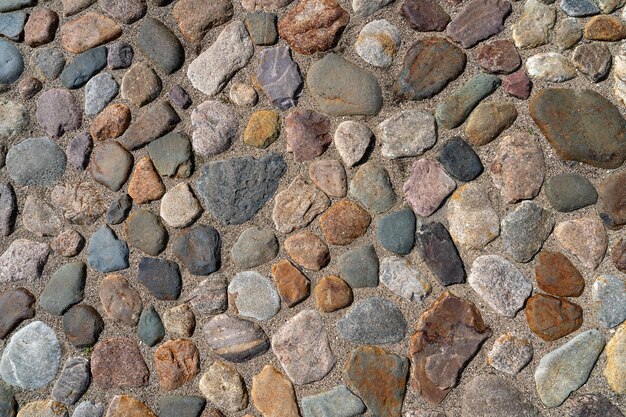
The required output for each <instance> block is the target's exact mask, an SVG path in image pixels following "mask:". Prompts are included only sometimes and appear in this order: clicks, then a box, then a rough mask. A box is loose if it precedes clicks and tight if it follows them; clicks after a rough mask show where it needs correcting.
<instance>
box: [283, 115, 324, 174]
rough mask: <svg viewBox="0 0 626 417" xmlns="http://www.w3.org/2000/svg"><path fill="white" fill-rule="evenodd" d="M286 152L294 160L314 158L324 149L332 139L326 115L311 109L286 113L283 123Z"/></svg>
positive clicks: (301, 160) (300, 160)
mask: <svg viewBox="0 0 626 417" xmlns="http://www.w3.org/2000/svg"><path fill="white" fill-rule="evenodd" d="M284 130H285V136H286V137H287V152H291V153H292V154H293V159H294V160H295V161H296V162H304V161H309V160H311V159H314V158H315V157H317V156H320V155H321V154H323V153H324V151H326V148H328V145H330V142H331V141H332V138H331V136H330V134H329V132H330V120H329V119H328V117H326V116H324V115H323V114H321V113H318V112H316V111H313V110H306V109H296V110H292V111H291V112H289V114H287V117H286V118H285V124H284Z"/></svg>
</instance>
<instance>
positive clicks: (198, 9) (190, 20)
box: [172, 0, 233, 42]
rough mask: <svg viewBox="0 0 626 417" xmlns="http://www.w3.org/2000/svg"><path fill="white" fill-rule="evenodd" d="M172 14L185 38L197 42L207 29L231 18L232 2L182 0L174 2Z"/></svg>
mask: <svg viewBox="0 0 626 417" xmlns="http://www.w3.org/2000/svg"><path fill="white" fill-rule="evenodd" d="M172 14H173V15H174V19H176V22H177V23H178V28H179V29H180V33H182V34H183V36H184V37H185V39H187V40H188V41H191V42H199V41H201V40H202V38H203V37H204V35H205V34H206V33H207V32H208V31H209V30H211V29H212V28H214V27H217V26H219V25H221V24H223V23H226V22H228V21H229V20H230V19H231V18H232V16H233V4H232V1H231V0H219V1H214V2H211V3H209V4H207V3H204V2H202V1H198V0H183V1H179V2H176V4H175V5H174V8H173V9H172Z"/></svg>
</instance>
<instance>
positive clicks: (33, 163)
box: [6, 137, 67, 187]
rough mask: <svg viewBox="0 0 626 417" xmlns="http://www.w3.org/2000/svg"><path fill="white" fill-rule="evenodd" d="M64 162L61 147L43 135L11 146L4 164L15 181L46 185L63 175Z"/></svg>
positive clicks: (23, 183) (22, 183) (25, 183)
mask: <svg viewBox="0 0 626 417" xmlns="http://www.w3.org/2000/svg"><path fill="white" fill-rule="evenodd" d="M66 162H67V158H66V156H65V152H63V149H61V148H60V147H59V146H58V145H57V144H56V143H54V142H53V141H52V140H50V139H48V138H45V137H44V138H29V139H26V140H23V141H22V142H20V143H18V144H17V145H14V146H13V147H11V149H9V152H8V153H7V159H6V166H7V171H8V172H9V176H10V177H11V178H12V179H13V181H15V182H16V183H18V184H20V185H36V186H40V187H46V186H49V185H52V184H54V183H55V182H57V181H58V180H59V179H60V178H61V176H63V173H64V172H65V164H66Z"/></svg>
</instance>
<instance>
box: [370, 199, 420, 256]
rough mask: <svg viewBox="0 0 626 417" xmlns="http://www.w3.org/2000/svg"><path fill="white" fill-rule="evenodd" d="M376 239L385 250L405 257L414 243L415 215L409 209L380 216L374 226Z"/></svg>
mask: <svg viewBox="0 0 626 417" xmlns="http://www.w3.org/2000/svg"><path fill="white" fill-rule="evenodd" d="M376 239H378V242H379V243H380V244H381V245H382V246H383V247H384V248H385V249H387V250H389V251H391V252H394V253H399V254H402V255H405V254H407V253H409V252H411V250H412V249H413V243H415V214H413V210H411V209H409V208H405V209H402V210H400V211H396V212H394V213H390V214H387V215H385V216H382V217H381V218H380V219H379V220H378V224H377V226H376Z"/></svg>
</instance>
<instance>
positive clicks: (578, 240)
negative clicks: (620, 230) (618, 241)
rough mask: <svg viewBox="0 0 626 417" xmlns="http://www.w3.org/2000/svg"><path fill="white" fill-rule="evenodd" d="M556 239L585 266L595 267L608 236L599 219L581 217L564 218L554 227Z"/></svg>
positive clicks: (605, 247)
mask: <svg viewBox="0 0 626 417" xmlns="http://www.w3.org/2000/svg"><path fill="white" fill-rule="evenodd" d="M554 236H555V237H556V241H557V243H558V244H559V246H561V247H562V248H563V249H565V251H566V252H568V253H569V254H571V255H572V256H573V257H574V259H575V260H576V261H578V262H579V263H581V264H582V265H583V266H584V267H585V268H589V269H596V268H597V267H598V265H600V262H602V259H604V255H605V254H606V249H607V246H608V237H607V234H606V231H605V230H604V226H603V225H602V222H601V221H600V219H598V218H596V217H582V218H579V219H573V220H566V221H563V222H561V223H559V224H557V225H556V227H555V228H554Z"/></svg>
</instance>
